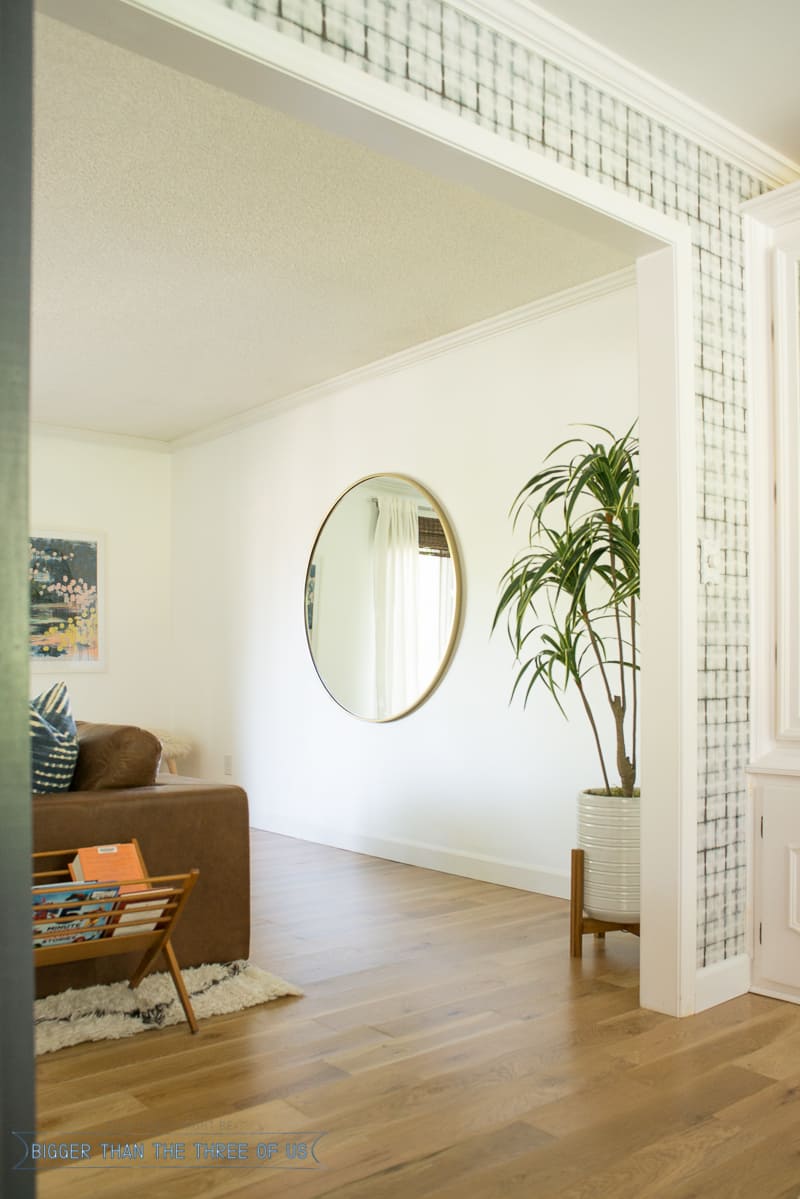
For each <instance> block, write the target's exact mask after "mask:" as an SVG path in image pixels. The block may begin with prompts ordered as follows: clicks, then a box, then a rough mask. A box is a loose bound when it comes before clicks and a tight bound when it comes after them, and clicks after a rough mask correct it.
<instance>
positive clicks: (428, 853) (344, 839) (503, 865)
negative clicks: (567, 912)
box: [254, 816, 569, 899]
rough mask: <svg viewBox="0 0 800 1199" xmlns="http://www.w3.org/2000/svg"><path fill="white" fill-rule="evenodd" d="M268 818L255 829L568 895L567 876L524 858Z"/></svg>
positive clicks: (481, 879) (503, 884)
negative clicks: (495, 855) (472, 851)
mask: <svg viewBox="0 0 800 1199" xmlns="http://www.w3.org/2000/svg"><path fill="white" fill-rule="evenodd" d="M267 822H268V823H267V824H265V823H264V820H263V817H262V818H261V822H260V823H259V824H257V825H254V828H263V829H265V831H267V832H270V833H277V834H279V835H280V836H283V837H297V838H298V839H299V840H301V841H313V842H314V843H315V844H317V845H330V846H332V847H333V848H334V849H346V850H349V851H350V852H352V853H363V854H369V855H370V856H371V857H375V858H385V859H387V860H388V861H390V862H404V863H405V864H406V865H408V866H421V867H423V869H425V870H440V871H442V873H444V874H455V875H458V876H459V877H460V878H474V879H477V880H478V881H479V882H484V883H494V884H496V885H497V886H501V887H516V888H517V889H519V890H521V891H535V892H537V893H538V894H540V895H552V896H553V897H554V898H557V899H569V875H568V874H566V873H564V874H561V873H557V872H555V871H552V870H545V869H543V868H542V867H539V866H529V865H528V864H527V863H525V862H513V861H506V860H504V859H503V858H496V857H492V856H491V855H490V854H482V853H475V854H470V853H466V852H464V851H463V850H460V849H448V848H447V847H446V846H444V845H432V844H429V843H428V842H426V841H407V840H405V839H403V840H399V839H397V838H394V837H373V836H372V835H371V834H369V833H359V832H353V831H351V830H349V829H339V828H331V827H329V826H327V825H321V824H315V823H309V822H307V821H304V820H293V819H292V818H289V819H288V820H285V819H283V820H282V819H280V818H279V817H278V818H271V817H269V816H268V817H267Z"/></svg>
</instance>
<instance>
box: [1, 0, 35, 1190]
mask: <svg viewBox="0 0 800 1199" xmlns="http://www.w3.org/2000/svg"><path fill="white" fill-rule="evenodd" d="M32 9H33V5H32V0H0V911H1V912H2V920H0V1129H1V1130H2V1136H1V1137H0V1193H2V1195H3V1196H6V1197H7V1199H12V1197H13V1199H28V1197H29V1196H32V1195H33V1194H34V1193H35V1187H36V1181H35V1177H34V1175H33V1174H32V1173H30V1172H28V1171H16V1170H14V1169H13V1167H14V1163H15V1162H16V1161H17V1160H18V1159H19V1148H20V1146H19V1142H18V1141H17V1140H16V1138H15V1137H14V1136H13V1135H12V1134H13V1130H15V1129H17V1130H20V1131H23V1132H31V1131H33V1129H34V1089H33V1021H32V1014H31V1013H32V1001H33V969H32V960H31V935H30V932H31V898H30V875H31V864H30V861H31V860H30V854H31V802H30V748H29V735H28V716H27V713H28V702H27V701H28V654H27V637H28V341H29V324H30V317H29V310H30V250H31V136H32V121H31V108H32V102H31V93H32V40H33V28H32V26H33V11H32Z"/></svg>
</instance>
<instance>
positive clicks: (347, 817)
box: [174, 289, 637, 894]
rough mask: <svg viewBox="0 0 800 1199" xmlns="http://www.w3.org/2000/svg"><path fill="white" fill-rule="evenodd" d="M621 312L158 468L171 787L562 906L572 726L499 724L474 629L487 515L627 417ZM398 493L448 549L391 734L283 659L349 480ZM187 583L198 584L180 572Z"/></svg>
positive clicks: (491, 547)
mask: <svg viewBox="0 0 800 1199" xmlns="http://www.w3.org/2000/svg"><path fill="white" fill-rule="evenodd" d="M635 320H636V316H635V292H634V290H633V289H628V290H626V291H624V292H618V293H615V294H613V295H611V296H606V297H604V298H602V299H598V300H594V301H592V302H591V303H588V304H585V305H583V306H582V307H581V308H577V309H571V310H568V311H564V312H561V313H558V314H555V315H552V316H550V317H548V318H546V319H544V320H540V321H538V322H537V323H535V324H530V325H528V326H526V327H523V328H518V329H515V330H513V331H511V332H506V333H503V334H500V335H497V336H495V337H492V338H489V339H487V340H484V341H480V342H473V343H471V344H469V345H467V346H463V347H461V348H460V349H457V350H453V351H451V352H449V353H447V354H444V355H441V356H439V357H437V358H434V359H431V360H428V361H425V362H421V363H419V364H417V365H415V366H412V367H409V368H406V369H405V370H403V371H402V372H400V373H395V374H392V375H387V376H385V377H383V378H381V379H379V380H377V381H374V380H373V381H372V382H369V383H361V384H359V385H357V386H353V387H350V388H349V389H347V390H343V391H341V392H339V393H336V394H334V395H332V396H328V397H325V398H322V399H318V400H317V401H315V402H314V403H310V404H308V405H306V406H303V407H298V408H296V409H294V410H292V411H288V412H285V413H284V414H282V415H280V416H277V417H275V418H274V419H272V420H268V421H264V422H263V423H262V424H260V425H256V426H253V427H250V428H247V429H244V430H242V431H240V432H237V433H232V434H229V435H228V436H225V437H223V438H219V439H218V440H216V441H213V442H210V443H207V444H202V445H198V446H195V447H192V448H187V449H185V450H182V451H180V452H179V453H178V454H177V455H176V457H175V460H174V563H175V574H174V587H175V592H174V601H175V610H176V613H177V614H178V619H177V621H176V644H175V652H176V661H175V667H176V678H177V679H178V680H179V681H180V686H179V689H178V692H177V693H176V716H175V719H176V723H177V724H178V725H180V726H181V727H185V728H187V729H189V730H191V731H192V732H193V733H194V735H195V736H196V739H197V742H198V746H199V749H198V751H197V753H196V755H195V757H194V759H193V760H192V761H191V762H190V765H189V768H190V769H193V770H194V772H197V773H202V774H204V775H206V776H208V777H218V776H220V775H221V774H222V759H223V755H224V754H226V753H230V754H232V755H233V763H234V769H233V773H234V776H235V777H236V779H237V780H238V781H241V782H242V784H243V785H244V786H245V787H246V788H247V790H248V792H249V795H250V802H251V811H252V821H253V823H254V824H255V825H257V826H258V827H262V828H268V829H272V830H275V831H277V832H283V833H287V834H290V835H295V836H301V837H303V836H305V837H309V838H310V839H316V840H321V841H325V842H328V843H331V844H335V845H342V846H345V847H349V848H356V849H359V848H360V849H364V850H365V851H367V852H374V853H378V854H385V855H386V856H391V857H395V858H398V859H400V860H407V861H414V862H418V863H420V864H424V865H432V866H440V867H442V868H445V869H453V870H455V871H458V872H463V873H466V874H474V875H475V876H477V877H484V878H489V879H495V880H497V881H501V882H508V883H512V884H513V883H517V884H518V885H522V886H529V887H532V888H535V889H540V890H544V891H550V892H552V893H556V894H565V893H566V886H567V870H568V850H569V848H570V847H571V846H572V844H574V823H575V816H574V810H575V803H574V797H575V793H576V792H577V791H578V790H579V789H580V787H582V786H587V785H588V786H591V785H596V784H597V783H598V781H599V779H598V774H599V771H598V767H597V765H596V762H595V759H594V758H593V750H592V745H591V742H590V736H589V732H588V729H587V727H585V724H584V717H583V715H582V713H581V711H580V709H579V708H577V707H575V706H574V705H573V708H572V709H571V710H572V711H574V712H575V719H574V720H572V721H571V723H570V724H569V725H568V724H567V723H566V722H565V721H564V720H563V718H562V717H561V716H560V715H559V713H558V711H557V709H556V708H555V706H554V705H553V703H552V701H551V700H549V698H548V697H547V696H546V695H544V694H538V695H535V696H534V697H533V698H532V700H531V702H530V703H529V705H528V708H527V710H523V709H522V707H521V705H515V706H514V707H513V708H509V706H508V698H509V692H510V687H511V683H512V655H511V651H510V649H509V646H508V644H507V642H506V640H505V638H504V634H502V633H498V634H496V635H495V636H494V637H493V638H492V639H491V640H490V638H489V629H490V625H491V620H492V616H493V613H494V608H495V604H496V600H497V585H498V581H499V579H500V576H501V574H502V572H503V570H504V569H505V568H506V566H507V565H508V563H509V562H510V560H511V558H512V555H513V553H514V552H515V550H517V549H519V548H520V546H521V542H520V537H519V535H517V536H514V535H513V534H512V532H511V528H510V522H509V520H508V517H507V513H508V508H509V505H510V503H511V501H512V500H513V498H514V496H515V494H516V492H517V490H518V489H519V488H520V486H521V485H522V484H523V483H524V482H525V480H526V479H527V478H528V477H529V476H530V475H531V474H532V473H533V471H534V470H535V469H536V468H537V466H538V465H539V464H540V463H541V461H542V458H543V456H544V454H545V453H546V452H547V451H548V450H549V449H550V448H551V447H552V446H553V445H554V444H556V442H558V441H559V440H561V439H563V438H564V437H565V436H569V432H570V430H569V425H570V423H571V422H578V421H593V422H599V423H604V424H608V425H610V426H611V427H612V428H613V429H615V430H619V431H622V430H623V429H624V428H626V427H627V426H628V424H629V423H631V421H632V420H633V418H634V416H635V412H636V388H637V384H636V348H635V337H636V328H635ZM374 472H398V473H403V474H406V475H410V476H412V477H415V478H416V479H418V480H419V481H420V482H421V483H422V484H423V485H424V486H425V487H427V488H428V489H429V490H430V491H432V492H433V494H434V495H435V496H436V497H437V498H438V499H439V500H440V502H441V503H442V505H443V506H444V508H445V511H446V512H447V513H448V514H449V516H450V518H451V521H452V524H453V526H454V529H455V534H456V537H457V539H458V541H459V543H460V546H461V550H462V554H463V563H464V575H465V584H466V588H465V609H464V620H463V631H462V635H461V640H460V644H459V645H458V647H457V649H456V653H455V657H454V659H453V662H452V665H451V667H450V669H449V671H448V672H447V674H446V676H445V678H444V680H443V682H442V683H441V685H440V686H439V688H438V689H437V690H436V692H435V693H434V694H433V696H432V697H431V698H430V700H429V701H428V702H427V703H425V704H424V705H423V706H422V707H421V708H420V709H418V710H417V711H416V712H415V713H413V714H412V715H411V716H409V717H407V718H405V719H403V720H401V721H398V722H396V723H393V724H386V725H376V724H368V723H364V722H361V721H359V720H357V719H355V718H354V717H352V716H350V715H348V714H347V713H346V712H344V711H342V710H341V709H340V708H339V707H337V705H336V704H335V703H334V702H333V701H332V700H331V699H330V697H329V696H328V695H327V694H326V692H325V690H324V689H323V688H322V686H321V685H320V682H319V680H318V678H317V676H316V674H315V672H314V669H313V666H312V664H311V661H310V659H309V656H308V651H307V647H306V643H305V635H304V621H303V584H304V577H305V570H306V565H307V556H308V553H309V551H310V548H311V545H312V543H313V540H314V536H315V534H316V532H317V529H318V527H319V524H320V521H321V520H322V518H323V517H324V515H325V512H326V511H327V509H328V507H329V505H330V504H331V503H332V502H333V501H334V500H335V498H336V497H337V496H338V495H339V494H340V493H341V492H342V491H343V490H344V489H345V488H346V487H347V486H349V485H350V484H351V483H353V482H354V481H355V480H356V479H357V478H359V477H362V476H364V475H367V474H371V473H374ZM201 564H202V565H201Z"/></svg>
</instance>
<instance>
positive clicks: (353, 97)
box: [39, 0, 697, 1015]
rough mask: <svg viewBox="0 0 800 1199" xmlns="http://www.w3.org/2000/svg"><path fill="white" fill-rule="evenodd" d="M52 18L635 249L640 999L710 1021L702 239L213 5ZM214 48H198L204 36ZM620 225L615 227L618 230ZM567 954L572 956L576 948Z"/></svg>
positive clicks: (175, 2)
mask: <svg viewBox="0 0 800 1199" xmlns="http://www.w3.org/2000/svg"><path fill="white" fill-rule="evenodd" d="M39 8H40V10H41V11H43V12H45V13H47V14H48V15H51V16H55V17H60V18H61V19H67V20H69V21H70V23H72V24H75V25H77V26H79V27H81V28H84V29H86V30H88V31H89V32H91V33H94V34H96V35H98V36H101V37H105V38H107V39H108V40H110V41H114V42H117V43H118V44H120V45H123V46H126V47H127V48H128V49H131V50H134V51H137V52H140V53H142V54H144V55H146V56H147V57H149V58H153V59H156V60H158V61H161V62H164V63H166V64H167V65H169V66H172V67H174V68H176V69H178V70H182V71H184V72H186V73H188V74H191V75H195V76H197V77H199V78H203V79H206V80H208V81H209V82H213V83H215V84H216V85H218V86H221V87H224V88H226V89H228V90H230V91H234V92H237V93H239V94H240V95H244V96H246V97H248V98H249V99H252V100H255V101H256V102H258V103H263V104H266V105H269V106H271V107H274V108H278V109H281V110H282V111H284V112H286V113H288V114H289V115H291V116H294V117H297V118H299V119H302V120H306V121H309V122H311V123H313V124H315V125H317V126H321V127H322V128H325V129H327V130H329V131H330V132H332V133H337V134H340V135H343V136H346V137H349V138H351V139H353V140H356V141H360V142H362V143H365V144H367V145H369V146H370V147H371V148H373V149H375V150H377V151H378V152H380V153H383V154H389V155H392V156H394V157H398V158H401V159H404V160H406V161H408V162H411V163H413V164H414V165H416V166H418V167H421V168H423V169H426V170H429V171H431V172H432V173H433V174H437V175H440V176H441V175H444V176H445V177H447V178H449V179H451V180H454V181H457V182H462V183H465V184H467V185H469V186H471V187H473V188H475V189H477V190H480V191H484V192H486V193H487V194H490V195H493V196H495V197H497V198H501V199H504V200H506V201H508V202H511V203H513V204H516V205H517V206H518V207H524V208H529V209H531V210H533V211H536V212H538V213H540V214H541V215H543V216H545V217H548V216H549V217H551V218H553V219H556V220H557V221H558V223H559V224H562V225H564V224H566V225H567V226H569V227H573V228H575V229H576V230H577V229H579V230H580V231H582V232H583V233H586V234H589V235H590V236H591V235H595V236H599V237H602V238H604V239H608V238H609V237H613V238H618V239H619V242H620V244H622V245H624V246H626V247H627V248H629V249H630V250H631V253H632V256H635V257H636V258H637V293H638V305H639V370H640V396H639V413H640V437H641V446H642V490H641V501H642V544H643V549H642V605H641V645H642V650H643V653H644V655H645V658H646V661H647V670H646V671H644V672H643V675H642V696H641V713H642V722H641V728H642V743H641V761H642V788H643V794H644V799H643V803H642V943H641V1002H642V1005H643V1006H644V1007H649V1008H653V1009H655V1010H657V1011H662V1012H666V1013H669V1014H672V1015H687V1014H689V1013H691V1012H692V1011H694V1008H695V975H696V954H695V950H696V907H697V899H696V894H697V883H696V852H697V813H696V796H697V769H696V766H697V703H696V696H697V644H696V624H697V614H696V604H697V599H696V550H695V546H696V532H695V527H696V503H697V496H696V476H695V439H696V428H695V401H694V387H693V384H694V378H693V362H694V343H693V330H692V276H691V237H690V232H689V229H688V227H687V226H685V225H682V224H679V223H678V222H677V221H674V220H672V219H671V218H669V217H666V216H664V215H663V214H661V213H657V212H655V211H653V210H652V209H650V208H647V207H645V206H643V205H640V204H638V203H636V202H635V201H633V200H631V199H629V198H628V197H626V196H623V195H620V194H619V193H617V192H615V191H613V190H612V189H611V188H608V187H605V186H604V185H602V184H600V183H598V182H596V181H594V180H590V179H587V178H584V177H583V176H581V175H579V174H578V173H577V172H574V171H571V170H569V169H568V168H566V167H563V166H561V165H559V164H558V163H555V162H553V161H551V160H550V159H547V158H545V157H544V156H543V155H541V154H538V153H533V152H531V151H530V150H529V149H528V148H527V147H524V146H521V145H518V144H516V143H514V142H512V141H509V140H506V139H504V138H502V137H499V136H497V135H496V134H493V133H489V132H487V131H485V130H483V129H480V128H479V127H477V126H476V125H473V124H471V123H470V122H468V121H466V120H464V119H463V118H461V117H459V116H458V115H456V114H453V113H450V112H446V111H443V110H442V109H440V108H437V107H436V106H434V105H433V104H431V103H429V102H427V101H425V100H424V99H422V98H420V97H417V96H413V95H410V94H408V93H406V92H404V91H402V90H401V89H399V88H398V87H396V86H394V85H391V84H388V83H384V82H383V81H381V80H378V79H375V78H373V77H371V76H368V75H366V74H364V73H362V72H359V71H355V70H353V68H352V67H349V66H346V65H345V64H344V63H341V62H338V61H336V60H334V59H332V58H330V57H328V56H325V55H323V54H320V53H319V51H316V50H313V49H311V48H309V47H306V46H303V45H302V44H300V43H298V42H295V41H293V40H291V39H289V38H287V37H285V36H283V35H281V34H279V33H277V32H275V31H274V30H271V29H268V28H267V27H266V26H264V25H260V24H258V23H257V22H256V21H250V20H243V19H242V17H241V15H240V14H238V13H234V12H232V11H231V10H229V9H227V8H225V7H223V6H222V5H221V4H218V3H211V2H209V0H71V3H70V4H69V6H68V12H65V11H64V9H65V5H64V3H63V0H40V2H39ZM198 35H199V36H198ZM614 222H616V224H614ZM565 952H566V948H565Z"/></svg>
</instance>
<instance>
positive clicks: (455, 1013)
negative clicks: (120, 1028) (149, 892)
mask: <svg viewBox="0 0 800 1199" xmlns="http://www.w3.org/2000/svg"><path fill="white" fill-rule="evenodd" d="M251 959H252V960H253V961H254V962H255V963H256V964H258V965H261V966H263V967H265V968H266V969H268V970H271V971H272V972H273V973H275V974H278V975H281V976H283V977H284V978H287V979H290V980H291V981H292V982H294V983H297V984H298V985H299V986H301V987H303V989H304V991H305V996H304V997H303V998H301V999H295V998H286V999H283V1000H278V1001H276V1002H273V1003H270V1004H266V1005H264V1006H262V1007H259V1008H254V1009H250V1010H249V1011H246V1012H239V1013H234V1014H232V1015H227V1016H218V1017H214V1018H213V1019H210V1020H205V1021H202V1022H201V1025H200V1033H199V1034H198V1036H196V1037H191V1036H190V1035H189V1033H188V1030H187V1029H186V1027H185V1026H179V1027H177V1028H170V1029H164V1030H162V1031H160V1032H153V1033H146V1034H142V1035H140V1036H136V1037H133V1038H130V1039H129V1040H125V1041H119V1042H101V1043H98V1044H91V1045H82V1046H76V1047H74V1048H72V1049H66V1050H62V1051H60V1052H59V1053H56V1054H51V1055H48V1056H47V1057H44V1058H41V1059H39V1062H38V1065H37V1080H38V1090H37V1099H38V1112H39V1116H38V1128H39V1135H40V1136H41V1137H42V1138H44V1137H46V1138H47V1139H48V1140H51V1141H54V1140H68V1141H77V1140H81V1139H87V1140H90V1139H94V1140H95V1141H96V1140H104V1141H106V1142H141V1143H144V1144H145V1146H146V1150H147V1154H148V1161H150V1162H152V1152H153V1151H152V1145H153V1143H154V1142H155V1141H162V1142H163V1141H178V1142H181V1141H182V1142H185V1143H186V1144H187V1146H189V1147H191V1143H192V1141H193V1140H194V1139H197V1138H198V1137H200V1136H205V1135H207V1134H209V1133H211V1132H214V1133H216V1134H218V1139H219V1140H225V1141H236V1140H239V1139H241V1138H242V1137H243V1136H244V1134H251V1135H250V1136H249V1138H248V1142H249V1143H250V1145H251V1146H254V1145H255V1142H256V1141H257V1140H259V1139H260V1140H263V1141H266V1140H269V1139H271V1137H272V1134H278V1133H286V1134H291V1133H297V1134H300V1133H309V1134H310V1133H315V1132H322V1133H325V1136H324V1137H323V1139H322V1140H321V1141H320V1142H319V1147H318V1153H319V1158H320V1161H321V1163H322V1165H321V1167H320V1168H316V1169H309V1170H297V1169H290V1170H287V1169H283V1170H276V1169H268V1168H266V1167H263V1166H262V1167H258V1166H256V1167H252V1166H250V1165H247V1166H245V1167H241V1166H235V1165H233V1164H228V1165H224V1166H222V1167H219V1168H205V1169H197V1168H195V1169H188V1168H186V1167H183V1166H180V1165H178V1166H177V1167H170V1168H169V1169H165V1168H158V1169H149V1170H147V1171H143V1170H142V1169H141V1168H137V1167H135V1166H134V1167H129V1168H120V1167H119V1166H107V1167H103V1168H101V1169H99V1170H92V1171H91V1172H89V1171H87V1170H83V1169H75V1168H70V1167H68V1166H64V1165H63V1164H58V1163H56V1164H50V1165H48V1166H47V1167H46V1168H44V1169H42V1170H41V1171H40V1173H39V1179H38V1184H39V1185H38V1193H39V1195H40V1196H42V1197H43V1199H73V1197H74V1199H78V1197H79V1196H80V1197H81V1199H83V1196H85V1194H86V1193H87V1190H88V1191H91V1193H92V1194H99V1195H101V1196H103V1197H105V1196H112V1197H114V1199H116V1197H118V1199H139V1196H140V1195H141V1193H142V1189H143V1187H149V1188H151V1189H152V1192H153V1193H155V1194H158V1195H159V1196H164V1197H165V1199H183V1197H184V1196H186V1197H188V1196H207V1197H208V1199H223V1197H224V1196H245V1197H247V1196H259V1197H261V1196H264V1197H266V1199H271V1197H272V1196H276V1197H281V1199H283V1197H284V1196H289V1197H290V1199H321V1197H322V1196H325V1197H328V1199H334V1197H335V1199H426V1197H427V1196H431V1197H433V1196H435V1197H436V1199H501V1197H502V1199H590V1197H591V1199H606V1197H608V1199H694V1197H697V1199H699V1197H700V1196H703V1199H716V1197H719V1199H723V1196H724V1197H725V1199H729V1197H731V1196H734V1197H735V1196H742V1197H744V1196H747V1197H748V1199H750V1197H751V1196H758V1197H759V1199H798V1196H800V1152H798V1150H799V1149H800V1144H798V1132H797V1130H798V1128H799V1127H800V1111H799V1110H798V1108H800V1100H799V1099H798V1095H800V1007H795V1006H793V1005H789V1004H782V1003H779V1002H777V1001H775V1000H770V999H767V998H765V997H763V996H757V995H748V996H743V997H741V998H740V999H737V1000H734V1001H733V1002H731V1003H728V1004H725V1005H723V1006H721V1007H718V1008H715V1009H711V1010H710V1011H708V1012H704V1013H702V1014H701V1015H699V1016H695V1017H691V1018H689V1019H686V1020H680V1021H679V1020H673V1019H670V1018H668V1017H666V1016H663V1015H660V1014H658V1013H655V1012H645V1011H643V1010H642V1009H640V1008H639V1006H638V991H637V968H638V941H637V940H636V938H634V937H632V936H629V935H627V934H624V933H613V934H609V935H608V936H607V937H606V940H605V943H602V942H599V941H595V940H593V939H592V938H590V937H587V938H586V939H585V945H584V957H583V959H582V960H580V961H575V960H571V959H570V958H569V938H568V914H567V904H566V903H565V902H564V901H562V900H558V899H553V898H550V897H548V896H540V895H531V894H528V893H526V892H522V891H516V890H513V889H510V888H505V887H499V886H495V885H493V884H487V883H480V882H475V881H472V880H470V879H463V878H459V877H456V876H453V875H447V874H441V873H438V872H436V871H429V870H421V869H418V868H416V867H413V866H405V865H401V864H398V863H394V862H385V861H382V860H380V859H376V858H369V857H366V856H363V855H359V854H352V853H348V852H346V851H344V850H335V849H330V848H327V847H325V846H319V845H312V844H310V843H305V842H301V841H296V840H293V839H291V838H286V837H278V836H274V835H272V834H268V833H259V832H254V834H253V946H252V952H251ZM252 1151H254V1150H252Z"/></svg>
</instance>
